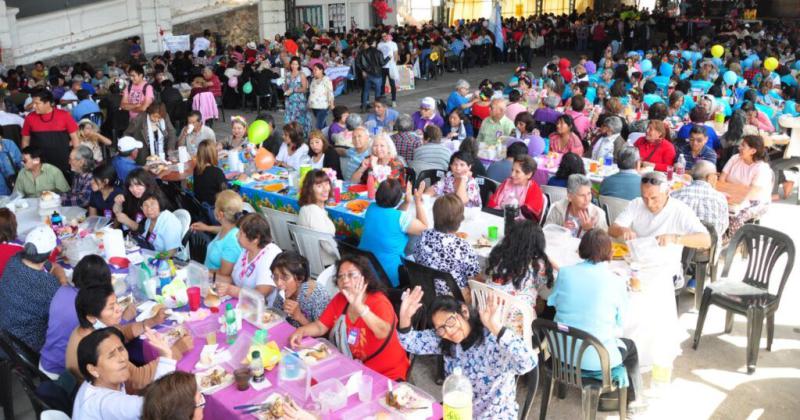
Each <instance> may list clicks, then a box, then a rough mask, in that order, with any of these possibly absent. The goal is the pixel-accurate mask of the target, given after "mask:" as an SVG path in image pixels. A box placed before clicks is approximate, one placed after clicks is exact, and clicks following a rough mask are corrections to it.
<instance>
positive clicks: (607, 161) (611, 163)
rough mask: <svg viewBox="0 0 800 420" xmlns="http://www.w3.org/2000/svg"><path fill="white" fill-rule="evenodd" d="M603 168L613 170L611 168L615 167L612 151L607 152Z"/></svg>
mask: <svg viewBox="0 0 800 420" xmlns="http://www.w3.org/2000/svg"><path fill="white" fill-rule="evenodd" d="M603 166H605V168H606V170H608V169H611V167H612V166H614V156H613V154H612V153H611V151H610V150H609V151H608V152H606V156H605V158H604V159H603Z"/></svg>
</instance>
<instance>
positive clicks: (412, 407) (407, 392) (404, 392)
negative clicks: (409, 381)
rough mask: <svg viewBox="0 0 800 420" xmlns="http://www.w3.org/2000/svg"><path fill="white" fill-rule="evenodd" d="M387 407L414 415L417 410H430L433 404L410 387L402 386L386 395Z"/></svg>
mask: <svg viewBox="0 0 800 420" xmlns="http://www.w3.org/2000/svg"><path fill="white" fill-rule="evenodd" d="M386 405H388V406H389V407H392V408H395V409H397V410H398V411H400V412H402V413H409V414H410V413H413V412H414V411H417V410H430V409H431V408H432V402H431V401H430V400H428V399H427V398H424V397H423V396H421V395H419V394H418V393H417V392H416V391H414V390H413V389H412V388H411V387H410V386H408V385H406V384H400V385H398V386H397V387H395V389H393V390H391V391H389V392H387V393H386Z"/></svg>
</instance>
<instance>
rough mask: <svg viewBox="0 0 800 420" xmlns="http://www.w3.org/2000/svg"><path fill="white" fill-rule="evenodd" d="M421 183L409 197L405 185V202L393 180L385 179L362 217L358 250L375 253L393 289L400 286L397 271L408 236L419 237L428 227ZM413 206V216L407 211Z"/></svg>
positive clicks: (409, 189)
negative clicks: (361, 232)
mask: <svg viewBox="0 0 800 420" xmlns="http://www.w3.org/2000/svg"><path fill="white" fill-rule="evenodd" d="M424 190H425V182H422V183H421V184H420V186H419V188H418V189H417V191H416V192H415V194H414V195H413V196H412V194H411V183H410V182H409V183H407V184H406V193H405V201H403V186H402V184H401V183H400V182H399V181H398V180H396V179H391V178H390V179H387V180H386V181H383V182H382V183H381V185H380V187H378V191H377V192H376V194H375V203H373V204H370V206H369V207H368V208H367V212H366V214H365V215H364V231H363V234H362V235H361V241H360V242H359V244H358V247H359V248H361V249H364V250H366V251H370V252H372V253H373V254H375V257H377V258H378V261H379V262H380V263H381V266H382V267H383V270H384V271H385V272H386V275H387V276H388V277H389V281H390V282H391V283H392V286H393V287H397V285H398V284H399V283H400V280H399V274H398V271H397V270H398V268H399V267H400V265H401V264H402V260H403V257H404V256H405V252H404V250H405V248H406V245H407V243H408V236H409V235H420V234H421V233H422V232H423V231H424V230H425V229H427V228H428V218H427V216H426V214H427V212H426V211H425V206H424V205H423V204H422V192H423V191H424ZM412 202H413V203H414V206H415V210H416V217H415V216H411V214H410V213H409V212H408V211H407V209H408V206H409V205H411V203H412Z"/></svg>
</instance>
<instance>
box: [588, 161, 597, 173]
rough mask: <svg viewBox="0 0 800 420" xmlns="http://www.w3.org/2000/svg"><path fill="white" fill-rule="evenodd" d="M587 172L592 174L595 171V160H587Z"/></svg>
mask: <svg viewBox="0 0 800 420" xmlns="http://www.w3.org/2000/svg"><path fill="white" fill-rule="evenodd" d="M589 172H591V173H593V174H595V173H597V162H595V161H591V162H589Z"/></svg>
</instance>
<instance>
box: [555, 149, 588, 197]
mask: <svg viewBox="0 0 800 420" xmlns="http://www.w3.org/2000/svg"><path fill="white" fill-rule="evenodd" d="M572 174H581V175H586V167H585V166H584V165H583V158H581V157H580V156H578V155H576V154H575V153H567V154H565V155H564V156H562V157H561V162H559V164H558V169H557V170H556V173H555V174H554V175H553V176H552V177H550V179H548V180H547V185H550V186H551V187H562V188H564V187H566V186H567V180H568V179H569V177H570V175H572Z"/></svg>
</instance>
